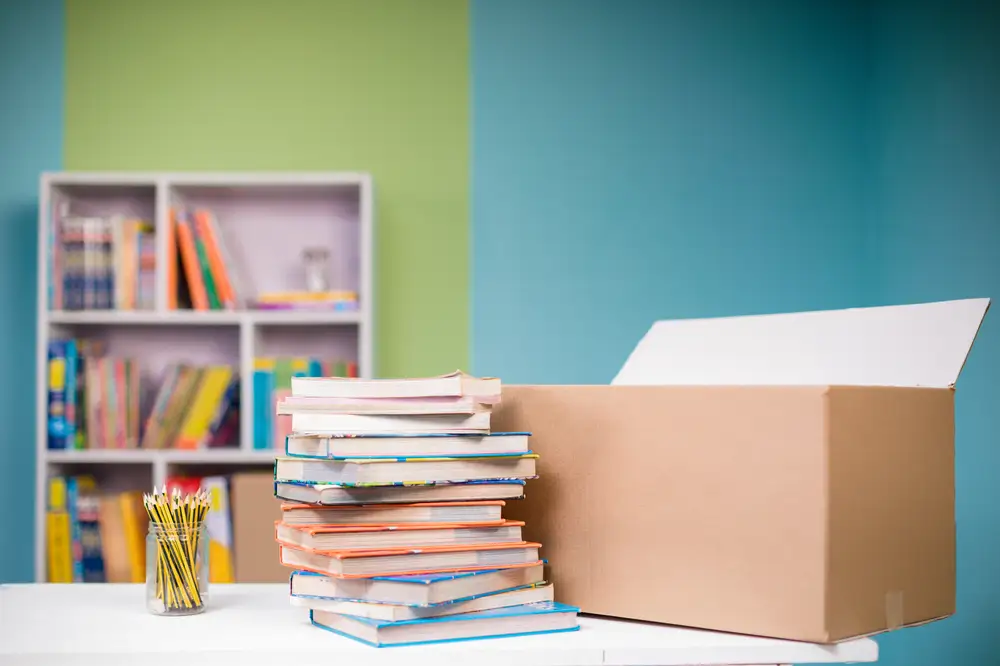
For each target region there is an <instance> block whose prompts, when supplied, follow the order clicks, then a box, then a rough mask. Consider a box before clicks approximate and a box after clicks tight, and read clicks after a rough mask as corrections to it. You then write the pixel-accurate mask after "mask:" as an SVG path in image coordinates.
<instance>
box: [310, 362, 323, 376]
mask: <svg viewBox="0 0 1000 666" xmlns="http://www.w3.org/2000/svg"><path fill="white" fill-rule="evenodd" d="M308 376H309V377H322V376H323V364H322V363H320V360H319V359H318V358H311V359H309V372H308Z"/></svg>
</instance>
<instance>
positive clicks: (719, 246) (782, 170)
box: [471, 0, 869, 383]
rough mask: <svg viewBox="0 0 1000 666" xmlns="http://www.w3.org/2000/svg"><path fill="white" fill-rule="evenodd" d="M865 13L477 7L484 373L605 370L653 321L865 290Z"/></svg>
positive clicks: (818, 4)
mask: <svg viewBox="0 0 1000 666" xmlns="http://www.w3.org/2000/svg"><path fill="white" fill-rule="evenodd" d="M866 12H867V9H866V5H865V4H864V3H850V2H839V1H834V0H831V1H826V0H822V1H814V2H796V1H795V0H761V1H757V2H745V1H743V0H713V2H703V1H701V0H672V1H671V2H659V1H657V0H645V1H643V0H619V1H618V2H606V1H603V0H546V1H544V2H536V1H534V0H514V1H511V0H505V1H502V2H500V1H488V0H482V1H478V2H474V4H473V8H472V48H473V77H472V79H473V101H472V104H473V167H472V168H473V185H472V192H473V206H472V220H473V226H472V236H473V256H472V260H473V273H472V317H471V319H472V326H473V334H472V336H471V341H472V363H473V368H474V370H475V372H477V373H481V374H497V375H499V376H502V377H503V378H504V380H505V381H510V382H514V383H524V382H542V383H556V382H559V383H575V382H579V383H588V382H596V383H600V382H607V381H609V380H610V379H611V378H612V376H613V375H614V373H615V372H616V371H617V370H618V368H619V367H620V365H621V363H622V362H623V361H624V360H625V357H626V355H627V354H628V352H629V351H630V350H631V349H632V347H633V346H634V344H635V343H636V342H637V341H638V340H639V338H640V337H641V336H642V334H643V333H644V332H645V331H646V329H647V328H648V327H649V324H650V323H651V322H652V321H654V320H655V319H661V318H667V317H670V318H673V317H692V316H713V315H723V314H728V315H732V314H740V313H758V312H768V311H780V310H796V309H802V308H830V307H838V306H849V305H857V304H859V303H863V302H864V301H865V300H866V298H867V294H866V285H867V284H868V282H869V280H868V279H867V275H866V271H867V270H868V268H867V267H868V262H866V261H864V258H865V251H866V236H865V229H866V226H865V214H866V209H865V207H864V205H863V204H864V196H863V194H864V188H865V187H866V184H865V183H866V181H865V170H864V169H865V165H866V155H865V143H864V142H865V137H866V134H865V129H866V119H867V114H866V108H865V106H864V93H865V91H866V89H867V88H866V87H867V83H868V81H867V78H866V77H867V74H866V72H867V69H866V67H867V63H868V60H867V48H868V39H867V38H868V35H867V30H866V25H867V20H866V19H867V14H866Z"/></svg>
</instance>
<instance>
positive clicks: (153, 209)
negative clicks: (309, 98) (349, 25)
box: [35, 172, 375, 581]
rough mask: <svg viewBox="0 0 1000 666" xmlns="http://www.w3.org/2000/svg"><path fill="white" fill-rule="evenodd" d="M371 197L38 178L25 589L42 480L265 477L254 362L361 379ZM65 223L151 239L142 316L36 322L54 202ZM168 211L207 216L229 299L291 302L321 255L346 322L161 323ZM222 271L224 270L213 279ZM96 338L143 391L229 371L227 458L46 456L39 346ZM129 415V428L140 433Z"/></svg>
mask: <svg viewBox="0 0 1000 666" xmlns="http://www.w3.org/2000/svg"><path fill="white" fill-rule="evenodd" d="M373 200H374V197H373V186H372V181H371V178H370V176H369V175H368V174H363V173H277V174H265V173H245V174H244V173H72V172H70V173H47V174H43V175H42V177H41V190H40V202H39V235H38V238H39V255H38V319H37V332H38V340H37V369H36V396H35V397H36V400H35V402H36V408H35V411H36V414H35V417H36V428H35V430H36V442H35V445H36V450H37V461H38V464H37V470H36V497H35V500H36V501H35V579H36V580H37V581H44V580H45V579H46V554H45V508H46V499H47V498H46V490H47V479H48V478H49V476H50V475H53V474H65V473H71V474H72V473H88V474H93V475H94V476H95V477H96V478H97V480H98V483H99V485H100V486H101V487H102V489H108V490H120V489H138V490H148V489H150V488H151V487H152V486H153V485H160V484H162V483H163V482H164V481H165V479H166V478H167V476H168V475H170V474H174V473H178V474H183V473H187V472H190V473H193V474H202V473H211V474H215V473H225V472H226V471H235V470H238V469H252V468H259V469H265V468H267V467H268V466H270V465H271V464H272V463H273V460H274V452H273V451H272V450H255V449H254V448H253V441H254V436H253V425H254V423H253V409H252V405H253V393H252V392H253V383H252V382H251V381H249V378H250V377H251V376H252V374H253V363H254V358H255V357H259V356H292V355H296V356H319V357H327V358H329V357H332V356H337V357H339V358H343V359H345V360H353V361H355V362H356V363H357V364H358V373H359V375H360V376H362V377H373V376H375V367H374V358H373V356H374V345H373V343H374V337H373V325H374V320H373V314H374V298H373V227H374V212H373ZM56 201H62V202H66V203H67V204H68V206H69V209H70V214H71V215H113V214H127V215H130V216H141V217H143V218H144V219H148V220H151V221H152V222H153V223H154V225H155V228H156V269H155V285H156V290H155V299H154V307H153V308H152V309H147V310H131V311H112V310H86V311H83V310H58V311H56V310H50V308H49V286H50V285H49V281H50V279H51V276H50V274H49V266H50V264H49V258H48V248H49V233H50V228H51V212H52V206H53V205H54V202H56ZM172 205H183V206H198V207H202V206H204V207H208V208H210V209H212V210H213V212H214V213H215V215H216V218H217V220H218V223H219V226H220V231H221V233H222V236H223V238H224V241H225V243H226V245H227V246H229V249H230V250H231V255H233V256H232V258H233V262H232V263H233V264H234V265H233V266H232V267H231V268H233V270H234V271H235V272H236V280H237V282H238V284H239V286H240V291H241V296H244V297H246V296H249V297H252V296H253V295H254V294H255V293H257V292H259V291H264V290H267V291H276V290H293V289H294V290H301V289H304V288H305V284H304V277H302V276H300V274H299V271H298V270H297V269H298V268H300V267H301V259H300V257H301V251H302V249H303V248H304V247H306V246H309V247H314V246H321V247H326V248H327V249H328V251H329V252H330V257H331V271H330V273H331V276H330V277H331V288H333V289H345V290H353V291H356V292H357V293H358V309H357V310H356V311H340V312H336V311H334V312H313V311H310V312H302V311H280V310H278V311H265V310H260V311H257V310H250V309H237V310H233V311H208V312H199V311H194V310H171V309H168V282H167V265H168V260H169V259H170V258H169V257H168V253H169V248H168V243H167V234H166V233H165V230H166V229H167V228H168V224H169V217H168V216H169V209H170V207H171V206H172ZM227 267H229V266H227ZM66 337H76V338H97V339H101V340H103V341H104V342H105V344H106V346H107V350H108V354H110V355H115V356H128V357H131V358H136V359H139V361H140V363H141V364H142V369H143V383H144V390H148V387H147V386H146V383H147V382H148V383H150V384H154V385H155V384H156V382H157V380H158V379H159V375H160V373H161V372H162V369H163V368H164V367H165V365H166V364H168V363H171V362H181V361H187V362H191V363H229V364H231V365H233V366H234V367H237V368H238V370H239V374H240V378H241V380H243V381H241V392H240V401H241V413H240V442H239V446H238V447H233V448H214V449H205V450H198V451H180V450H171V449H159V450H143V449H85V450H72V449H67V450H49V448H48V427H47V405H48V382H47V370H48V358H47V356H48V344H49V341H50V340H52V339H58V338H66ZM145 417H146V414H145V413H143V415H142V418H143V419H145Z"/></svg>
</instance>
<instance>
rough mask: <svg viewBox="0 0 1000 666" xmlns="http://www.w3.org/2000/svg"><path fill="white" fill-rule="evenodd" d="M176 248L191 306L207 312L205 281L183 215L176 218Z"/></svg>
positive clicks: (191, 235)
mask: <svg viewBox="0 0 1000 666" xmlns="http://www.w3.org/2000/svg"><path fill="white" fill-rule="evenodd" d="M176 222H177V228H176V229H175V233H176V235H177V247H178V248H179V249H180V255H181V263H182V265H183V266H184V277H185V278H186V279H187V285H188V290H189V291H190V292H191V305H192V307H193V308H194V309H195V310H208V309H209V302H208V293H207V291H206V290H205V280H204V277H203V275H202V271H201V264H200V263H199V262H198V250H197V248H196V247H195V240H194V234H193V233H192V231H191V226H190V225H189V224H188V222H187V220H186V219H185V218H184V215H183V214H178V215H177V216H176Z"/></svg>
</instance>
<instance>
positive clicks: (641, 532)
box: [493, 386, 955, 642]
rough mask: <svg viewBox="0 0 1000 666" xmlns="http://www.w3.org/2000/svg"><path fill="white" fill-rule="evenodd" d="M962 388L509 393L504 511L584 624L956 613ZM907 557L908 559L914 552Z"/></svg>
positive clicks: (724, 625)
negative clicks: (514, 481)
mask: <svg viewBox="0 0 1000 666" xmlns="http://www.w3.org/2000/svg"><path fill="white" fill-rule="evenodd" d="M952 404H953V402H952V391H951V390H949V389H907V388H900V389H896V388H882V387H864V388H860V387H854V388H840V387H834V388H831V387H826V386H809V387H788V386H758V387H748V386H716V387H712V386H511V387H505V388H504V395H503V402H502V404H501V405H500V406H499V407H498V408H497V410H496V412H495V415H494V420H493V428H494V431H497V432H500V431H520V430H526V431H531V432H532V433H533V437H532V440H531V441H532V448H533V450H534V451H535V452H537V453H539V454H540V455H541V458H540V460H539V474H540V478H539V479H537V480H533V481H529V483H528V487H527V494H526V499H525V500H524V501H522V502H510V503H508V505H507V509H506V511H505V516H506V517H508V518H512V519H519V520H525V521H526V522H527V526H526V528H525V531H524V533H525V538H526V539H531V540H537V541H540V542H541V543H542V544H543V548H542V553H543V555H544V557H545V558H546V559H548V561H549V564H550V569H551V578H552V580H553V582H554V583H555V589H556V594H557V598H558V599H559V600H560V601H563V602H566V603H571V604H575V605H578V606H580V607H581V608H582V610H583V611H584V612H589V613H596V614H601V615H610V616H616V617H624V618H632V619H639V620H648V621H655V622H663V623H669V624H679V625H685V626H692V627H701V628H707V629H714V630H721V631H731V632H737V633H747V634H756V635H762V636H772V637H777V638H789V639H798V640H808V641H817V642H830V641H837V640H841V639H844V638H848V637H852V636H857V635H862V634H869V633H875V632H878V631H882V630H885V629H890V628H894V627H895V626H898V625H900V624H910V623H917V622H922V621H926V620H930V619H933V618H935V617H940V616H943V615H947V614H950V613H952V612H953V611H954V587H955V571H954V511H953V508H954V482H953V464H952V458H953V450H954V449H953V423H954V421H953V411H952ZM908 554H909V555H910V557H911V559H910V561H908V562H904V560H906V556H907V555H908Z"/></svg>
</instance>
